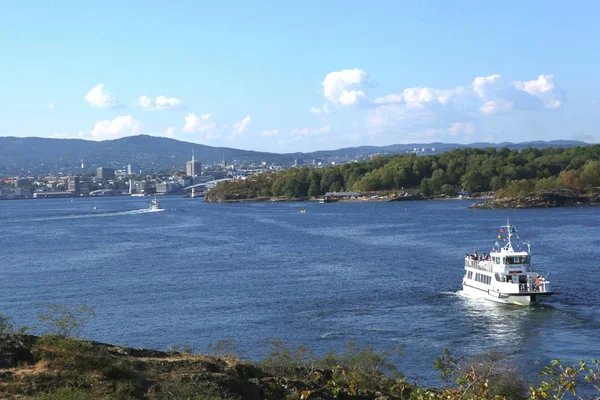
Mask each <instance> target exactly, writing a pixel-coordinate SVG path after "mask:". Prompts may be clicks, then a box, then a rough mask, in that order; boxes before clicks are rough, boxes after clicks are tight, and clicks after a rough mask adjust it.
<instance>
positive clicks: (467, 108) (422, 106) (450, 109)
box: [365, 74, 565, 132]
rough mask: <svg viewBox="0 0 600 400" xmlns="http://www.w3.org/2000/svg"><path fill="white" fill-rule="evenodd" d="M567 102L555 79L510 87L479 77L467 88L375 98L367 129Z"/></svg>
mask: <svg viewBox="0 0 600 400" xmlns="http://www.w3.org/2000/svg"><path fill="white" fill-rule="evenodd" d="M564 101H565V92H564V90H562V89H560V88H559V87H558V86H557V85H556V84H555V82H554V77H553V76H552V75H540V76H539V77H538V78H537V79H536V80H531V81H514V82H510V83H507V82H505V81H504V80H503V79H502V76H501V75H500V74H493V75H489V76H480V77H476V78H475V79H474V80H473V81H472V82H471V83H470V84H469V85H467V86H457V87H455V88H451V89H435V88H429V87H413V88H407V89H404V90H403V91H402V93H397V94H396V93H392V94H388V95H386V96H383V97H378V98H375V99H374V100H371V102H370V103H371V104H372V105H373V106H375V107H374V108H372V109H371V110H370V111H369V113H368V115H367V118H366V123H365V125H366V126H368V127H371V128H375V129H378V130H381V129H392V128H400V127H406V124H408V123H409V122H410V123H411V124H415V123H416V124H420V125H427V124H437V125H440V124H441V125H442V126H443V124H450V123H451V122H452V121H453V120H454V121H456V120H461V119H462V120H464V119H470V118H472V117H473V116H474V115H476V114H480V115H482V116H484V117H485V116H488V115H493V114H502V113H514V112H519V111H542V110H552V109H557V108H560V107H561V106H562V105H563V104H564ZM446 126H447V125H446ZM451 132H452V131H451Z"/></svg>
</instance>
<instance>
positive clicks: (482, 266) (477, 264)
mask: <svg viewBox="0 0 600 400" xmlns="http://www.w3.org/2000/svg"><path fill="white" fill-rule="evenodd" d="M465 266H467V267H469V268H474V269H478V270H480V271H485V272H492V262H491V261H479V260H472V259H470V258H467V259H465Z"/></svg>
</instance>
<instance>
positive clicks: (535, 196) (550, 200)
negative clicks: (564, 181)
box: [468, 189, 600, 210]
mask: <svg viewBox="0 0 600 400" xmlns="http://www.w3.org/2000/svg"><path fill="white" fill-rule="evenodd" d="M596 205H600V196H598V195H596V196H588V195H587V194H586V193H585V192H583V191H577V190H567V189H561V190H553V191H539V192H535V193H532V194H530V195H527V196H516V197H509V198H502V199H490V200H486V201H484V202H481V203H475V204H472V205H470V206H469V207H468V208H471V209H482V210H492V209H519V208H554V207H574V206H596Z"/></svg>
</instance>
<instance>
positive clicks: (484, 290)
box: [463, 221, 553, 306]
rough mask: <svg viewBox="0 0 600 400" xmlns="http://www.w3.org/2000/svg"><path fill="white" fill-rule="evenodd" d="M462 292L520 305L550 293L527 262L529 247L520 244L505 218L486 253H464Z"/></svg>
mask: <svg viewBox="0 0 600 400" xmlns="http://www.w3.org/2000/svg"><path fill="white" fill-rule="evenodd" d="M523 245H525V246H527V248H526V249H525V248H524V247H523ZM463 291H464V292H465V293H467V294H471V295H475V296H478V297H482V298H485V299H488V300H491V301H494V302H497V303H505V304H516V305H524V306H525V305H531V304H535V303H538V302H539V301H540V299H541V298H542V297H545V296H550V295H551V294H552V293H553V292H552V286H551V284H550V281H548V280H547V279H546V278H544V277H543V276H541V275H539V274H538V273H537V272H536V271H535V270H534V268H533V266H532V265H531V246H530V245H529V244H528V243H523V244H521V242H520V237H519V235H518V233H517V229H516V227H515V226H512V225H510V223H509V222H508V221H507V222H506V225H504V226H502V227H500V232H499V233H498V237H497V241H496V243H495V245H494V247H493V248H492V251H491V252H490V254H477V252H474V254H468V253H467V254H466V255H465V275H464V277H463Z"/></svg>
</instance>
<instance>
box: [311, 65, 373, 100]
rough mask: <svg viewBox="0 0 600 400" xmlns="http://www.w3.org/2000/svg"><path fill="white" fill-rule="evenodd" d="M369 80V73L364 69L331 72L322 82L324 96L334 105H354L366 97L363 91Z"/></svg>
mask: <svg viewBox="0 0 600 400" xmlns="http://www.w3.org/2000/svg"><path fill="white" fill-rule="evenodd" d="M367 78H368V77H367V73H366V72H365V71H363V70H362V69H344V70H341V71H335V72H330V73H328V74H327V75H326V76H325V79H324V80H323V82H322V85H323V95H324V96H325V99H327V100H328V101H330V102H332V103H334V104H341V105H343V106H350V105H354V104H356V103H358V102H359V101H360V100H361V99H363V98H365V97H366V93H365V92H364V90H361V89H362V87H363V85H364V84H365V83H366V81H367Z"/></svg>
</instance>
